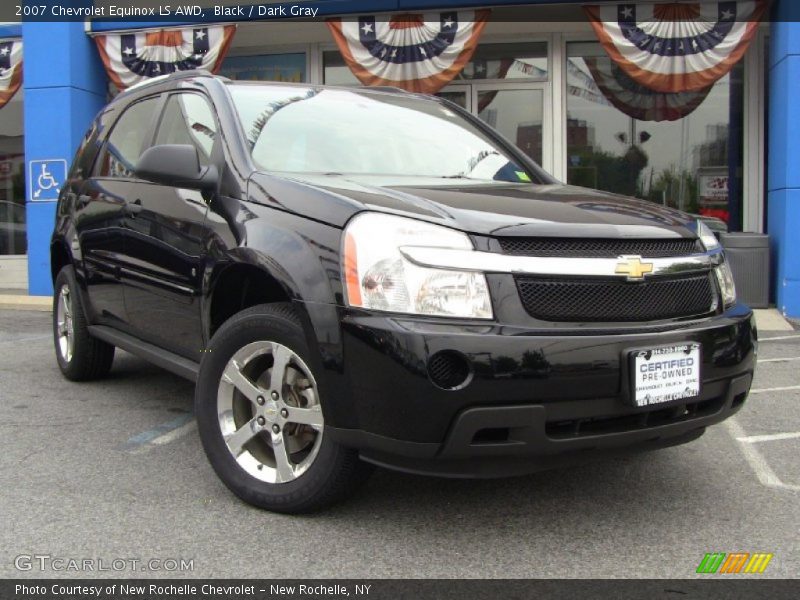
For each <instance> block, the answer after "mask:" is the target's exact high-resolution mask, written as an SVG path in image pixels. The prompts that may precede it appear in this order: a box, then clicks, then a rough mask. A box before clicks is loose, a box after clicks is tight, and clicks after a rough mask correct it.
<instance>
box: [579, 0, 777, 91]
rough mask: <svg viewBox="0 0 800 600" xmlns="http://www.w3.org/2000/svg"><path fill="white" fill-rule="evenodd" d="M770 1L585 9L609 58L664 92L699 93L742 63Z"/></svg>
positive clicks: (632, 74) (629, 73)
mask: <svg viewBox="0 0 800 600" xmlns="http://www.w3.org/2000/svg"><path fill="white" fill-rule="evenodd" d="M768 6H769V0H745V1H738V2H703V3H699V2H694V3H678V2H670V3H637V4H633V3H630V2H627V3H622V4H603V5H599V6H585V7H584V10H585V11H586V14H587V15H588V16H589V20H590V21H591V23H592V27H593V28H594V31H595V33H596V35H597V38H598V39H599V40H600V43H601V44H602V45H603V47H604V48H605V50H606V52H607V53H608V55H609V56H610V57H611V58H612V60H614V62H616V63H617V64H618V65H619V66H620V68H621V69H622V70H623V71H625V73H626V74H627V75H628V76H629V77H631V79H633V80H634V81H636V82H637V83H639V84H640V85H643V86H645V87H647V88H649V89H651V90H654V91H657V92H662V93H671V94H672V93H680V92H691V91H695V92H696V91H701V90H704V89H706V88H708V87H709V86H710V85H712V84H713V83H714V82H715V81H717V80H718V79H720V78H721V77H723V76H725V75H726V74H727V73H728V72H729V71H730V70H731V69H732V68H733V66H734V65H735V64H736V63H737V62H738V61H739V60H740V59H741V58H742V56H743V55H744V53H745V51H746V50H747V47H748V45H749V44H750V41H751V40H752V39H753V36H754V35H755V34H756V31H757V30H758V24H759V22H760V21H761V19H762V17H763V16H764V14H765V12H766V10H767V8H768Z"/></svg>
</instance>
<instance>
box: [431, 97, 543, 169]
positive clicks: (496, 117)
mask: <svg viewBox="0 0 800 600" xmlns="http://www.w3.org/2000/svg"><path fill="white" fill-rule="evenodd" d="M549 94H550V90H549V84H548V83H546V82H536V83H520V82H513V81H511V82H499V83H470V84H464V83H458V84H454V85H449V86H447V87H446V88H444V89H443V90H442V91H441V92H439V94H437V95H438V96H440V97H442V98H446V99H448V100H450V101H451V102H455V103H456V104H458V105H459V106H461V107H463V108H465V109H466V110H468V111H470V112H471V113H472V114H473V115H475V116H477V117H478V118H480V119H482V120H483V121H485V122H486V123H488V124H489V125H491V126H492V127H493V128H495V129H497V130H498V131H499V132H500V133H501V134H502V135H503V136H504V137H506V138H507V139H508V140H510V141H511V142H512V143H513V144H516V145H517V146H518V147H519V148H520V149H521V150H522V151H523V152H525V154H527V155H528V156H530V157H531V158H532V159H533V160H534V161H536V163H538V164H539V165H541V166H542V167H543V168H544V169H545V170H547V171H552V167H553V152H552V145H553V144H552V140H553V138H552V127H551V125H550V119H549V115H548V109H547V107H548V106H549Z"/></svg>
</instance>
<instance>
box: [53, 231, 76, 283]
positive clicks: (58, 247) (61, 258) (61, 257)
mask: <svg viewBox="0 0 800 600" xmlns="http://www.w3.org/2000/svg"><path fill="white" fill-rule="evenodd" d="M71 264H72V255H71V254H70V252H69V250H68V249H67V244H66V243H65V242H64V241H63V240H54V241H53V242H52V243H51V244H50V276H51V278H52V281H53V282H55V280H56V277H58V274H59V272H60V271H61V269H63V268H64V267H66V266H67V265H71Z"/></svg>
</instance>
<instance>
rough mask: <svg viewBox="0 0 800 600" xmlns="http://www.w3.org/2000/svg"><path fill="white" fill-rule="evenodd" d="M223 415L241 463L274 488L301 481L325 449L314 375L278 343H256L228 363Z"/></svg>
mask: <svg viewBox="0 0 800 600" xmlns="http://www.w3.org/2000/svg"><path fill="white" fill-rule="evenodd" d="M217 415H218V418H219V426H220V430H221V432H222V437H223V439H224V441H225V444H226V445H227V447H228V451H229V452H230V453H231V455H233V457H234V458H235V459H236V462H238V463H239V466H240V467H242V468H243V469H244V470H245V471H246V472H247V473H248V474H249V475H252V476H253V477H255V478H257V479H259V480H261V481H266V482H268V483H286V482H289V481H293V480H295V479H297V478H298V477H300V476H301V475H302V474H303V473H305V472H306V471H307V470H308V468H309V467H310V466H311V465H312V463H313V462H314V459H315V458H316V457H317V453H318V452H319V447H320V444H321V443H322V434H323V425H324V421H323V418H322V408H321V406H320V404H319V396H318V394H317V384H316V382H315V381H314V377H313V375H312V374H311V370H310V369H309V368H308V366H307V365H306V364H305V363H304V362H303V361H302V359H301V358H300V357H299V356H297V354H295V353H294V352H293V351H292V350H290V349H289V348H287V347H286V346H283V345H282V344H278V343H276V342H266V341H265V342H253V343H251V344H248V345H246V346H245V347H243V348H242V349H240V350H239V351H238V352H236V354H234V355H233V357H232V358H231V359H230V360H229V361H228V364H227V365H226V366H225V370H224V371H223V373H222V378H221V379H220V383H219V388H218V391H217Z"/></svg>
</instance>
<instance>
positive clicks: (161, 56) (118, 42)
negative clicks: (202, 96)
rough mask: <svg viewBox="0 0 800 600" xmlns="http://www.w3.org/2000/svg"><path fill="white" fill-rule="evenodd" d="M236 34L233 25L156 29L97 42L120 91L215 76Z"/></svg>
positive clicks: (106, 36) (102, 37)
mask: <svg viewBox="0 0 800 600" xmlns="http://www.w3.org/2000/svg"><path fill="white" fill-rule="evenodd" d="M235 31H236V27H235V26H234V25H227V26H219V25H215V26H210V27H195V28H192V29H189V28H186V29H155V30H150V31H140V32H136V33H122V34H119V33H116V34H108V35H99V36H97V37H96V38H95V42H96V43H97V49H98V50H99V51H100V57H101V58H102V59H103V64H104V65H105V67H106V72H107V73H108V76H109V77H110V78H111V81H113V82H114V85H116V86H117V87H118V88H119V89H121V90H123V89H125V88H127V87H130V86H131V85H133V84H135V83H138V82H140V81H143V80H144V79H146V78H148V77H157V76H158V75H167V74H169V73H174V72H175V71H187V70H190V69H208V70H209V71H211V72H212V73H215V72H216V71H217V70H218V69H219V67H220V65H221V64H222V59H223V58H224V57H225V54H226V53H227V51H228V46H229V45H230V43H231V40H232V39H233V34H234V32H235Z"/></svg>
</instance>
